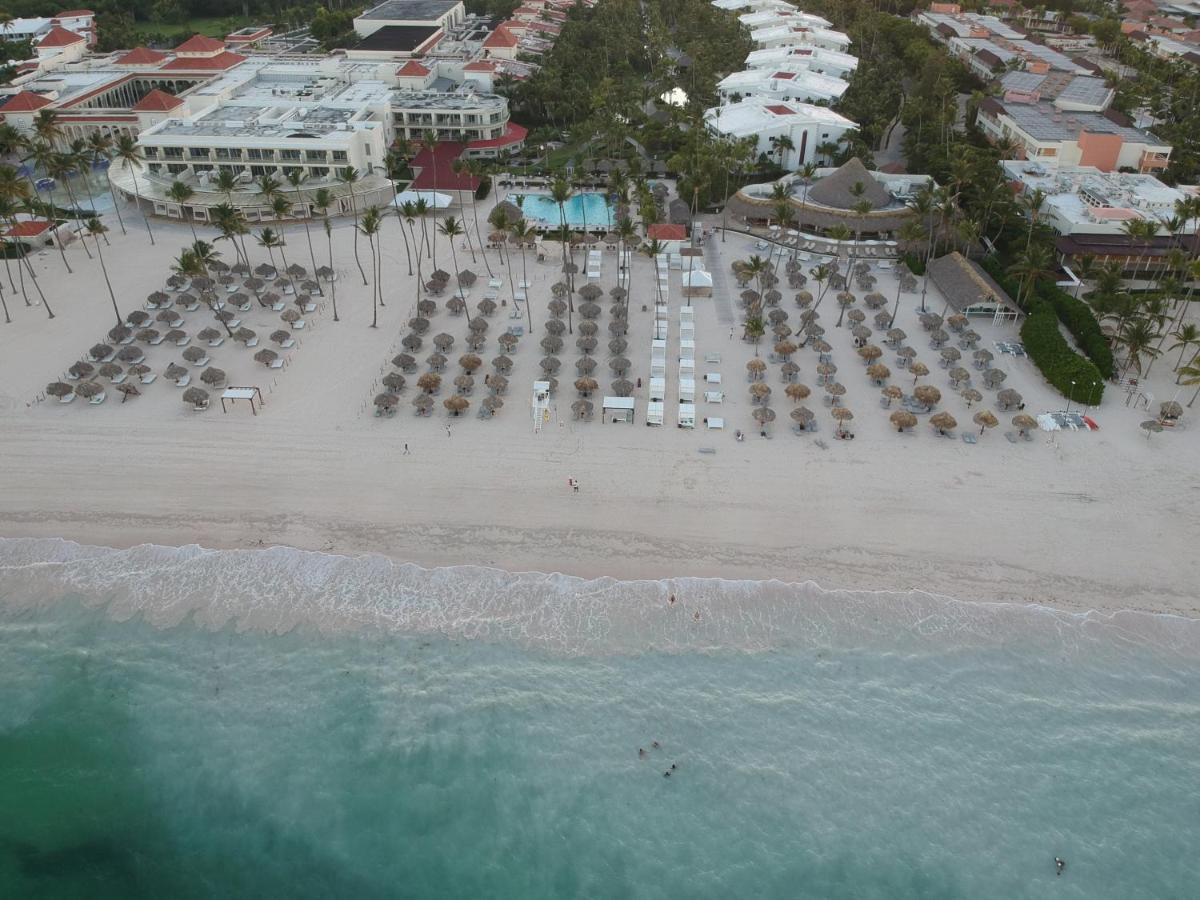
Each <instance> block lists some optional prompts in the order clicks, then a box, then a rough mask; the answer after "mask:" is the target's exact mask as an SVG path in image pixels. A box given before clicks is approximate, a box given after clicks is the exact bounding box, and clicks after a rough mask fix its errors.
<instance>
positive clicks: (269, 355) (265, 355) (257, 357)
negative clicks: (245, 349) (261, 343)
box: [254, 347, 279, 366]
mask: <svg viewBox="0 0 1200 900" xmlns="http://www.w3.org/2000/svg"><path fill="white" fill-rule="evenodd" d="M277 359H279V354H278V353H276V352H275V351H274V350H271V349H270V348H268V347H263V349H261V350H259V351H258V352H257V353H255V354H254V361H255V362H260V363H262V364H263V365H264V366H269V365H271V363H273V362H275V360H277Z"/></svg>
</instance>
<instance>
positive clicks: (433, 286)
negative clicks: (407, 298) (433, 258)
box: [425, 281, 446, 294]
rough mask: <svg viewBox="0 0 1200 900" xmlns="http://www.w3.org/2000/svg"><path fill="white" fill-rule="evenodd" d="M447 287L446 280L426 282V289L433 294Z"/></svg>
mask: <svg viewBox="0 0 1200 900" xmlns="http://www.w3.org/2000/svg"><path fill="white" fill-rule="evenodd" d="M445 287H446V283H445V282H444V281H427V282H425V290H427V291H429V292H430V293H433V294H440V293H441V292H442V291H443V290H444V289H445Z"/></svg>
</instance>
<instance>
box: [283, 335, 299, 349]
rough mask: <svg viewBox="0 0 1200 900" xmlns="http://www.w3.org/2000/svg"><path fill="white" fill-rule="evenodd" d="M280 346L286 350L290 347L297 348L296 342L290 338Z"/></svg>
mask: <svg viewBox="0 0 1200 900" xmlns="http://www.w3.org/2000/svg"><path fill="white" fill-rule="evenodd" d="M279 346H280V347H282V348H284V349H285V350H286V349H287V348H288V347H295V346H296V342H295V341H293V340H292V339H291V338H288V339H287V340H286V341H284V342H283V343H282V344H280V345H279Z"/></svg>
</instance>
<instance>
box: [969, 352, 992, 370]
mask: <svg viewBox="0 0 1200 900" xmlns="http://www.w3.org/2000/svg"><path fill="white" fill-rule="evenodd" d="M971 356H972V358H973V359H974V360H975V368H977V369H982V368H983V367H984V366H986V365H987V364H988V363H990V362H991V361H992V360H993V359H995V357H994V356H993V355H992V351H991V350H976V351H975V352H974V353H972V354H971Z"/></svg>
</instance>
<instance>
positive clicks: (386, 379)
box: [383, 372, 404, 394]
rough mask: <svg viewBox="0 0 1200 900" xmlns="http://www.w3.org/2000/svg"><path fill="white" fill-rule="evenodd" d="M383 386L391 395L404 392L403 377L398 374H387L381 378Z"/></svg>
mask: <svg viewBox="0 0 1200 900" xmlns="http://www.w3.org/2000/svg"><path fill="white" fill-rule="evenodd" d="M383 386H384V387H385V388H387V389H388V390H389V391H391V392H392V393H393V394H398V393H400V392H401V391H402V390H404V376H403V375H401V374H400V373H399V372H388V373H387V374H386V375H384V376H383Z"/></svg>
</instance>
